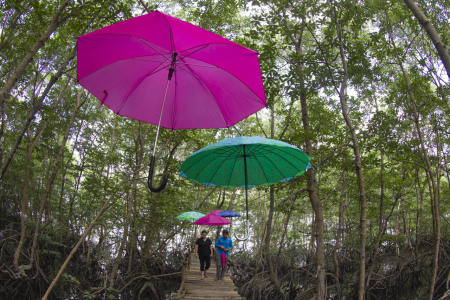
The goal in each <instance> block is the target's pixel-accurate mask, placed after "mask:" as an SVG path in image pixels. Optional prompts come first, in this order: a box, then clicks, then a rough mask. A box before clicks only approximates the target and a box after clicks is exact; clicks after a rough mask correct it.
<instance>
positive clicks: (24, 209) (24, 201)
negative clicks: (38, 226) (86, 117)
mask: <svg viewBox="0 0 450 300" xmlns="http://www.w3.org/2000/svg"><path fill="white" fill-rule="evenodd" d="M68 87H69V81H68V82H67V85H66V87H65V88H64V90H63V92H62V93H61V94H60V95H59V97H58V99H57V100H56V102H55V104H54V105H53V109H52V111H51V113H50V115H51V114H53V113H54V112H55V111H56V108H57V107H58V105H59V103H60V102H61V100H62V99H63V97H64V96H65V95H66V92H67V88H68ZM49 124H50V118H47V119H46V120H45V122H43V123H42V125H41V126H40V128H39V129H38V132H37V133H36V135H35V137H34V138H33V140H32V142H31V144H30V145H29V146H28V149H27V164H26V165H27V166H26V169H25V177H24V186H23V192H22V202H21V209H20V211H21V214H20V227H21V230H20V241H19V244H18V246H17V248H16V251H15V253H14V266H15V267H16V268H17V269H18V270H19V273H21V272H22V271H23V269H22V270H20V269H19V259H20V253H21V252H22V248H23V245H24V244H25V239H26V236H27V232H26V220H25V219H26V218H27V219H28V218H29V214H28V205H29V203H28V181H29V178H30V175H31V174H30V173H31V158H32V154H33V150H34V147H35V146H36V144H37V142H38V141H39V139H40V138H41V136H42V134H43V133H44V130H45V129H46V128H47V126H48V125H49ZM23 267H25V268H26V269H29V268H30V267H31V265H30V266H23ZM23 267H22V268H23Z"/></svg>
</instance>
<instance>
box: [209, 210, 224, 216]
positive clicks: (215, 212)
mask: <svg viewBox="0 0 450 300" xmlns="http://www.w3.org/2000/svg"><path fill="white" fill-rule="evenodd" d="M221 211H222V210H220V209H218V210H213V211H212V212H210V214H212V215H217V214H218V213H220V212H221Z"/></svg>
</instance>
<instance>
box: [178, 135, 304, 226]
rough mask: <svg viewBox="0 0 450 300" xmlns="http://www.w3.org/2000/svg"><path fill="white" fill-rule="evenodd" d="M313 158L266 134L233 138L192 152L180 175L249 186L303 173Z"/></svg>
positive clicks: (229, 185) (226, 185) (227, 185)
mask: <svg viewBox="0 0 450 300" xmlns="http://www.w3.org/2000/svg"><path fill="white" fill-rule="evenodd" d="M310 160H311V158H310V157H309V156H308V155H306V154H305V153H304V152H303V151H302V150H301V149H299V148H297V147H295V146H293V145H290V144H288V143H285V142H281V141H277V140H272V139H267V138H263V137H245V136H240V137H237V138H230V139H224V140H221V141H219V142H217V143H215V144H212V145H209V146H206V147H204V148H202V149H200V150H199V151H197V152H195V153H193V154H192V155H190V156H189V157H188V158H187V159H186V160H185V161H184V162H183V164H182V165H181V166H180V167H179V169H180V170H181V172H180V176H182V177H186V178H189V179H190V180H191V181H194V182H199V183H202V184H204V185H206V186H221V187H224V188H234V187H242V188H245V191H246V193H245V200H246V209H247V224H248V196H247V189H248V188H252V187H254V186H257V185H263V186H270V185H272V184H274V183H277V182H287V181H289V180H291V179H292V178H294V177H297V176H301V175H302V174H303V173H304V172H305V171H306V170H307V169H309V168H310V167H311V164H310Z"/></svg>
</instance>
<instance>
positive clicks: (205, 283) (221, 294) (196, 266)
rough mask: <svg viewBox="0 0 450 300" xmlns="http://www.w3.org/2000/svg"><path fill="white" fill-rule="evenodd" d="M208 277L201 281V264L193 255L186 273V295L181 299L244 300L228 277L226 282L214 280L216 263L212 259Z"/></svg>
mask: <svg viewBox="0 0 450 300" xmlns="http://www.w3.org/2000/svg"><path fill="white" fill-rule="evenodd" d="M207 275H208V277H207V278H205V279H204V280H200V279H201V272H200V262H199V260H198V258H196V257H195V256H194V255H191V264H190V267H189V268H188V270H187V272H186V285H185V291H186V293H185V295H184V297H182V298H181V299H198V300H225V299H226V300H242V299H245V298H244V297H241V296H240V295H239V293H238V292H237V288H236V286H235V285H234V283H233V281H232V280H231V278H230V277H229V276H228V275H225V278H224V280H223V281H222V280H217V281H216V280H214V278H215V277H216V262H215V260H214V259H211V267H210V269H209V270H208V272H207Z"/></svg>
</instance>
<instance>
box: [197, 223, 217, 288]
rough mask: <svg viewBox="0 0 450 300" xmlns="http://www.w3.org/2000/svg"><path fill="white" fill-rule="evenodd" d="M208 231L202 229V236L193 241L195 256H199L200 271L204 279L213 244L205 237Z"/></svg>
mask: <svg viewBox="0 0 450 300" xmlns="http://www.w3.org/2000/svg"><path fill="white" fill-rule="evenodd" d="M207 234H208V232H207V231H206V230H203V231H202V237H201V238H199V239H198V240H197V241H196V242H195V256H196V257H198V258H200V271H201V272H202V278H201V279H200V280H205V277H208V276H207V275H206V271H208V269H209V267H210V266H211V257H213V248H212V247H213V246H212V242H211V240H210V239H209V238H208V237H207Z"/></svg>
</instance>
